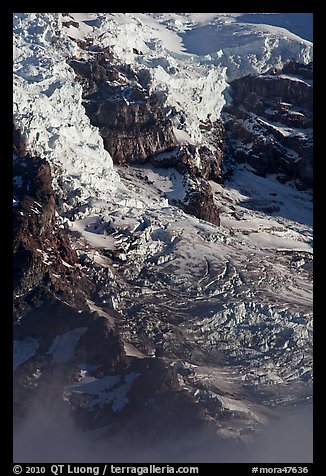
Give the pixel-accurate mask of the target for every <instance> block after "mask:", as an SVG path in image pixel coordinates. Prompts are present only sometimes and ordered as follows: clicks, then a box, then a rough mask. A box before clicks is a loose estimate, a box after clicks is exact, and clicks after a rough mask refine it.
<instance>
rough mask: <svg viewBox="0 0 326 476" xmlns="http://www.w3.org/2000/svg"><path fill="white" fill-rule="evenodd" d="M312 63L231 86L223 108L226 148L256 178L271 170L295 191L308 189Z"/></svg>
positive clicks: (291, 63) (289, 66)
mask: <svg viewBox="0 0 326 476" xmlns="http://www.w3.org/2000/svg"><path fill="white" fill-rule="evenodd" d="M311 74H312V64H310V65H307V66H305V65H299V64H297V63H293V62H289V63H287V64H286V65H285V66H284V67H283V69H281V70H278V69H275V70H271V71H269V72H268V73H267V74H264V75H259V76H256V77H252V76H246V77H244V78H240V79H237V80H235V81H233V82H232V84H231V96H232V105H231V106H228V107H225V108H224V119H225V128H226V131H227V141H228V145H229V152H230V154H231V156H232V157H234V158H235V160H236V161H238V162H247V163H249V164H250V165H251V166H252V167H253V168H254V170H255V171H256V172H257V173H258V174H259V175H261V176H265V175H266V174H272V173H276V174H277V177H278V180H279V181H280V182H282V183H286V182H288V181H290V180H293V181H294V184H295V186H296V187H297V188H298V189H300V190H306V189H308V188H311V187H312V94H313V88H312V80H311Z"/></svg>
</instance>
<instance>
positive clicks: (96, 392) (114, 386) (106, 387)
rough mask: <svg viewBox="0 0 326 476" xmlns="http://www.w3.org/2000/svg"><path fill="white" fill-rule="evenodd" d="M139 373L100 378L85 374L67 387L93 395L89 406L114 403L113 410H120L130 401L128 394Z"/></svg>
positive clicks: (68, 389) (75, 391)
mask: <svg viewBox="0 0 326 476" xmlns="http://www.w3.org/2000/svg"><path fill="white" fill-rule="evenodd" d="M139 375H140V374H139V373H138V372H130V373H129V374H126V375H125V376H124V377H121V376H116V375H114V376H107V377H103V378H100V379H97V378H94V377H88V376H84V377H82V378H81V380H80V381H79V382H78V383H77V384H75V385H71V386H69V387H67V391H68V392H72V393H83V394H86V395H91V396H93V397H94V398H92V399H91V401H90V403H89V408H93V407H94V406H97V405H100V406H103V405H105V404H107V403H112V410H113V411H114V412H119V411H121V410H122V409H123V407H124V406H125V405H126V404H127V403H128V401H129V400H128V397H127V394H128V392H129V390H130V387H131V385H132V384H133V382H134V381H135V380H136V378H137V377H139ZM118 384H119V385H118Z"/></svg>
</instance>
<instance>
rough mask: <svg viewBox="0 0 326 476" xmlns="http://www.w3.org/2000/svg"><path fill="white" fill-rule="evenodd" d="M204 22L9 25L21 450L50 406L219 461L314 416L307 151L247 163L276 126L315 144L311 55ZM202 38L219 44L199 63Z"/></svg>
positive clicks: (40, 17)
mask: <svg viewBox="0 0 326 476" xmlns="http://www.w3.org/2000/svg"><path fill="white" fill-rule="evenodd" d="M198 22H199V20H198V17H193V16H192V14H59V15H57V14H16V15H15V17H14V45H15V51H14V57H15V64H14V114H13V120H14V166H15V177H14V194H15V195H14V207H13V211H14V216H15V226H16V228H15V243H16V248H15V249H16V251H17V254H16V257H15V279H16V284H15V289H14V302H15V313H14V318H15V323H14V339H15V347H14V348H15V362H14V363H15V373H14V381H15V392H14V393H15V416H16V420H15V431H16V434H17V435H19V434H20V432H21V428H22V427H23V426H24V421H26V419H27V420H28V419H29V418H31V416H30V414H31V408H32V407H33V402H35V401H37V402H42V401H46V400H49V402H50V403H49V404H50V407H49V408H55V406H56V405H59V407H60V408H63V409H64V410H62V411H63V412H66V411H67V409H68V412H69V414H72V415H73V419H74V421H76V422H78V426H79V428H80V429H81V430H82V432H83V434H84V435H87V434H90V433H87V432H95V433H92V434H94V435H97V436H96V437H95V436H94V438H95V439H97V441H99V442H102V443H101V444H103V441H104V442H111V443H112V444H114V445H117V446H119V441H127V440H128V441H129V439H130V440H131V442H132V444H135V445H136V442H137V441H138V443H139V444H140V445H141V444H142V443H144V442H146V444H148V445H150V444H151V443H153V442H155V441H157V439H161V440H162V441H165V442H167V441H168V440H169V438H170V436H171V435H174V437H176V438H178V437H180V435H182V434H188V433H189V432H190V433H191V432H195V434H196V432H200V434H202V435H205V438H204V440H205V439H206V438H207V441H208V440H209V441H210V444H213V447H215V446H216V445H217V447H220V448H222V447H223V443H222V440H223V439H229V438H232V439H235V440H236V441H251V442H255V441H256V440H255V438H256V436H255V435H256V434H259V432H260V431H261V429H262V427H263V426H264V425H266V424H267V423H268V421H270V420H271V419H273V418H274V417H275V416H276V415H278V414H279V413H280V414H282V413H284V412H286V411H287V409H289V408H291V407H292V406H295V405H304V404H306V403H309V402H310V401H311V382H312V193H311V188H310V187H311V181H310V178H309V177H310V175H309V174H311V169H310V170H308V171H307V173H306V175H304V176H303V173H302V174H301V173H299V172H298V170H301V169H303V168H304V166H305V165H304V164H305V162H304V161H305V160H307V161H308V162H309V161H310V155H309V154H310V150H309V151H308V152H307V154H308V155H309V157H308V156H307V157H308V158H307V157H306V156H304V155H302V156H301V154H302V152H301V150H300V148H298V147H296V146H295V144H294V145H293V144H292V145H291V148H290V144H289V143H288V142H286V140H281V139H279V138H278V136H277V132H273V131H272V132H273V133H274V138H276V145H275V146H273V147H274V148H273V153H272V154H269V155H268V153H267V149H266V147H260V149H259V147H258V146H257V147H256V146H255V147H254V146H250V147H247V146H246V145H247V144H250V143H251V142H252V143H256V142H257V144H258V142H259V141H256V135H257V137H258V136H259V135H262V136H263V137H267V132H268V134H271V135H272V132H271V131H270V128H268V127H267V125H266V123H267V117H266V114H267V115H268V114H270V115H271V114H272V113H273V114H274V112H273V111H275V114H276V112H277V111H278V114H280V115H281V118H279V117H275V118H274V119H273V121H274V126H275V121H276V120H277V121H280V120H281V121H283V122H284V121H285V125H286V127H293V128H294V129H295V130H297V129H296V128H297V127H298V128H299V129H300V128H304V131H305V133H306V134H307V137H308V136H309V134H310V136H309V137H311V123H310V122H309V121H310V120H311V112H312V111H311V108H312V106H311V96H310V92H308V93H307V94H306V93H304V92H303V93H302V94H301V92H302V91H301V89H302V88H305V91H306V90H307V91H308V89H309V88H310V86H311V85H310V83H309V84H308V83H307V85H306V86H307V87H305V86H301V89H300V84H297V83H298V81H296V80H295V79H293V77H292V78H291V79H286V78H284V75H286V74H288V75H289V74H292V76H293V74H294V76H295V74H296V73H297V71H296V72H294V73H293V71H292V73H291V72H289V71H287V70H286V68H291V67H292V66H291V64H293V63H289V62H288V60H289V59H294V60H295V61H297V62H298V63H303V64H306V63H310V61H311V58H312V44H311V43H310V42H309V41H307V40H303V39H301V38H299V37H297V36H296V35H294V34H292V33H290V32H288V31H285V30H284V31H283V30H280V29H279V28H277V27H267V26H265V27H264V26H261V25H258V26H257V25H247V24H243V23H241V22H240V21H237V17H236V16H230V17H225V15H223V14H214V16H213V17H211V18H209V19H204V20H203V22H202V23H201V24H199V23H198ZM200 29H201V30H200ZM198 30H200V32H198ZM198 35H199V36H200V35H204V36H205V38H207V35H213V37H214V42H216V43H212V42H210V43H207V44H208V45H209V48H210V50H207V51H198V50H196V51H193V50H192V49H193V48H194V45H195V44H196V41H197V40H196V38H198ZM231 39H233V40H234V39H236V41H235V42H234V44H232V43H230V40H231ZM233 40H232V41H233ZM223 42H224V43H223ZM203 44H204V43H202V45H203ZM217 44H219V49H218V50H217V47H216V45H217ZM212 48H213V50H211V49H212ZM249 50H250V52H251V53H252V54H251V55H249V56H248V51H249ZM216 51H217V52H216ZM276 66H277V68H278V69H276V70H275V74H274V73H273V74H272V73H271V72H270V69H271V68H272V67H273V68H274V67H276ZM280 68H283V70H280ZM309 68H311V66H302V67H301V72H300V71H299V75H300V74H302V71H308V70H309ZM299 69H300V66H299ZM273 71H274V70H273ZM248 74H254V75H255V76H254V77H251V76H248ZM268 75H272V76H273V77H272V79H271V81H273V84H275V87H274V96H273V97H272V98H271V97H269V92H270V89H268V88H267V89H268V91H266V89H264V86H263V85H264V84H265V83H264V82H265V81H266V80H268V78H269V76H268ZM302 81H303V80H302ZM307 81H310V80H307ZM284 84H285V85H286V86H284ZM288 85H290V86H288ZM283 86H284V88H283ZM308 86H309V87H308ZM282 88H283V89H284V90H286V91H287V92H288V94H290V93H291V94H292V95H293V97H292V98H291V101H292V103H291V104H290V106H291V107H290V106H288V107H287V108H285V110H284V111H283V110H277V107H276V106H277V104H279V103H278V101H281V102H283V103H284V102H287V103H289V97H283V96H284V94H285V93H284V91H283V89H282ZM300 91H301V92H300ZM253 94H255V95H256V96H255V98H256V99H257V100H256V102H254V101H252V95H253ZM300 100H302V101H304V104H303V103H302V104H299V103H297V102H296V101H300ZM225 104H226V106H225ZM223 107H224V109H223ZM299 107H300V108H301V109H302V111H301V109H300V111H299V110H298V111H297V110H296V109H298V108H299ZM259 108H260V109H259ZM221 111H222V113H221ZM270 111H272V112H270ZM291 111H293V112H294V113H296V114H291ZM302 116H303V118H302ZM268 120H269V121H271V119H268ZM259 121H260V122H259ZM262 121H265V123H263V122H262ZM289 121H292V122H291V125H289V124H288V122H289ZM293 121H297V122H295V123H294V122H293ZM302 121H305V123H304V124H303V122H302ZM258 123H259V124H260V126H261V128H260V129H259V130H258V127H256V124H258ZM250 124H251V126H250ZM249 126H250V127H251V129H252V131H253V132H252V136H250V138H249V139H250V140H249V139H248V140H247V138H245V140H244V137H243V136H242V135H241V133H240V132H239V131H241V130H243V129H248V128H249ZM224 127H225V129H226V132H225V131H224ZM270 127H271V128H273V125H271V126H270ZM279 127H281V126H279ZM282 127H285V126H282ZM274 129H275V127H274ZM294 135H295V134H294ZM309 137H308V139H309ZM308 139H307V143H308V142H309V140H310V139H309V140H308ZM258 145H259V144H258ZM308 146H309V147H310V143H309V144H308ZM308 146H307V147H308ZM274 149H277V150H278V151H281V152H282V154H283V155H282V157H281V158H280V157H279V160H281V159H282V160H283V162H282V163H285V162H286V163H288V164H290V165H288V169H287V173H288V175H287V177H286V180H278V179H277V177H276V175H277V174H278V173H279V174H281V173H284V171H283V170H280V165H279V161H278V162H277V161H276V162H275V160H274V159H275V157H276V153H275V151H274ZM293 151H295V153H296V154H297V157H295V160H292V161H291V158H292V159H293V154H294V152H293ZM258 152H259V154H260V155H259V154H258ZM241 154H242V155H241ZM257 154H258V155H257ZM240 156H241V157H240ZM298 158H299V159H300V160H296V159H298ZM112 159H113V160H112ZM300 161H301V165H302V164H303V166H302V167H301V169H300ZM239 162H240V163H239ZM267 162H268V164H267ZM309 163H310V162H309ZM266 164H267V165H266ZM296 164H297V165H296ZM263 165H265V169H264V170H262V168H263ZM291 167H292V168H291ZM291 174H292V175H291ZM292 179H294V180H295V181H294V182H292ZM299 179H300V183H299ZM285 182H287V184H285ZM302 184H303V185H304V186H301V185H302ZM51 382H52V383H53V382H55V385H54V386H55V391H52V388H53V384H51ZM49 389H50V390H49ZM49 392H50V395H51V398H48V395H49ZM41 406H42V405H41ZM46 408H47V407H46ZM60 411H61V410H60ZM36 413H37V412H36ZM32 414H33V415H34V413H33V412H32ZM34 416H35V415H34ZM34 416H33V418H34ZM36 416H37V415H36ZM22 422H23V423H22ZM140 428H142V435H141V438H140V431H139V430H140ZM201 432H203V433H201ZM18 440H19V438H18V437H17V441H18ZM205 441H206V440H205ZM212 442H213V443H212ZM136 446H137V445H136ZM18 447H19V445H18V446H17V448H18ZM166 448H167V447H166ZM166 451H167V452H168V451H170V450H166ZM31 454H32V453H31ZM46 454H47V453H46ZM21 455H22V453H21V452H20V450H19V449H17V456H16V457H17V458H18V459H19V458H20V457H21ZM40 457H42V456H40ZM162 457H163V456H162ZM164 457H165V458H166V460H167V461H168V460H169V458H168V455H167V456H166V455H165V456H164ZM182 457H183V455H181V456H180V455H179V458H181V459H182ZM187 457H189V455H188V456H187ZM216 457H219V456H216ZM31 458H32V457H31ZM44 458H48V459H49V460H52V461H53V459H52V458H51V456H44ZM32 459H33V458H32ZM32 459H31V460H32ZM131 459H132V458H131Z"/></svg>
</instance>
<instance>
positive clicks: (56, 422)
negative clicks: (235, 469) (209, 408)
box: [14, 399, 312, 463]
mask: <svg viewBox="0 0 326 476" xmlns="http://www.w3.org/2000/svg"><path fill="white" fill-rule="evenodd" d="M153 427H155V422H153ZM140 435H141V429H140V434H139V437H140ZM136 441H137V442H138V443H137V445H136ZM139 441H140V438H137V439H133V440H132V439H131V438H129V437H128V436H126V437H124V439H123V440H121V438H120V439H119V441H118V439H117V438H116V437H115V435H111V436H110V437H109V438H108V439H106V440H105V441H103V440H102V441H100V440H96V439H94V436H92V435H91V434H87V433H85V432H82V431H80V430H79V429H78V428H77V426H76V424H75V423H74V421H73V418H72V416H71V415H70V414H69V411H68V409H67V407H66V405H65V404H64V402H63V401H56V402H53V401H51V399H50V400H48V401H44V399H42V401H41V402H39V401H37V402H36V401H35V402H34V403H33V404H32V405H31V406H30V408H29V410H28V412H27V416H26V418H25V419H24V421H23V422H22V423H21V424H20V425H18V427H17V428H15V432H14V462H15V463H23V462H24V463H46V462H51V463H104V462H105V463H107V462H116V463H117V462H120V463H201V462H238V463H239V462H243V463H245V462H250V463H308V462H312V406H311V405H309V406H306V407H304V408H297V409H295V410H293V411H292V412H291V413H287V414H285V415H282V417H280V418H279V419H278V420H277V421H274V422H273V423H271V424H270V425H269V426H268V427H267V428H266V430H265V431H263V432H261V433H260V434H259V435H258V436H257V437H256V438H255V439H254V441H253V443H250V444H247V445H245V444H240V443H237V442H234V441H229V440H218V441H217V440H216V439H215V438H212V436H211V435H210V436H209V435H208V433H206V432H204V431H198V432H192V433H187V434H182V435H180V436H179V437H175V438H169V441H160V442H156V443H155V444H154V443H152V444H150V445H148V444H147V445H145V444H143V445H142V444H139Z"/></svg>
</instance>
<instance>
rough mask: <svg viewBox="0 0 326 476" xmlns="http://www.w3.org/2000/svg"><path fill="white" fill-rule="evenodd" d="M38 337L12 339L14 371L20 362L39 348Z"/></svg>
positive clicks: (24, 360)
mask: <svg viewBox="0 0 326 476" xmlns="http://www.w3.org/2000/svg"><path fill="white" fill-rule="evenodd" d="M39 345H40V344H39V341H38V339H32V338H31V337H27V338H26V339H24V340H14V342H13V352H14V354H13V368H14V371H15V370H16V369H17V367H19V366H20V365H21V364H23V363H24V362H26V360H28V359H29V358H30V357H32V356H33V355H34V354H35V352H36V351H37V349H38V348H39Z"/></svg>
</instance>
